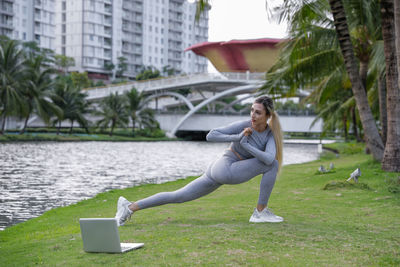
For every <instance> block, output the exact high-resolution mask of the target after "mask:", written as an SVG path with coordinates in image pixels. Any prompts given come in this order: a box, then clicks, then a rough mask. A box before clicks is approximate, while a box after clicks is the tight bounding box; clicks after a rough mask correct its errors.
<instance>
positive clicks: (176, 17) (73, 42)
mask: <svg viewBox="0 0 400 267" xmlns="http://www.w3.org/2000/svg"><path fill="white" fill-rule="evenodd" d="M0 7H1V9H0V33H1V34H2V35H7V36H9V37H10V38H14V39H20V40H23V41H36V42H37V43H38V44H39V46H40V47H44V48H50V49H53V50H55V53H56V54H61V55H65V56H68V57H73V58H74V59H75V67H72V68H70V69H69V70H71V71H87V72H88V73H89V75H90V76H91V77H97V78H104V79H106V78H107V77H108V76H110V75H113V72H114V75H115V71H116V69H117V66H118V63H119V62H120V60H121V59H124V60H125V63H126V64H127V71H126V72H125V73H124V76H128V77H135V76H136V74H137V73H138V72H139V71H140V70H141V69H142V67H148V66H151V67H155V68H157V69H159V70H162V69H163V68H164V67H166V66H169V67H170V68H173V69H175V70H176V71H177V72H178V73H195V72H204V71H206V69H207V60H206V59H205V58H202V57H199V56H197V55H195V54H194V53H193V52H191V51H187V52H184V50H185V48H187V47H189V46H191V45H193V44H196V43H199V42H204V41H207V40H208V11H205V12H204V13H203V14H202V15H201V17H200V19H199V20H198V21H196V20H195V13H196V4H195V3H190V2H188V1H187V0H0ZM112 66H115V68H114V69H113V70H112Z"/></svg>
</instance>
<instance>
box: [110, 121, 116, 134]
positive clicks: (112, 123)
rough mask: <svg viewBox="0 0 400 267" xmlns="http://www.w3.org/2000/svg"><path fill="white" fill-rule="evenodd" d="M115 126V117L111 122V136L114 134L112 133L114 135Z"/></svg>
mask: <svg viewBox="0 0 400 267" xmlns="http://www.w3.org/2000/svg"><path fill="white" fill-rule="evenodd" d="M114 127H115V120H114V119H113V120H112V122H111V131H110V136H112V135H113V132H114Z"/></svg>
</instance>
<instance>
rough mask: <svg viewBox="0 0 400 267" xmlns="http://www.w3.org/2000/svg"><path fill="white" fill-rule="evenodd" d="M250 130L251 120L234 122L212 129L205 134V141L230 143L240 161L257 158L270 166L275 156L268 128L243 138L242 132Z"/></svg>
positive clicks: (271, 136) (274, 148)
mask: <svg viewBox="0 0 400 267" xmlns="http://www.w3.org/2000/svg"><path fill="white" fill-rule="evenodd" d="M248 127H250V128H251V120H245V121H238V122H234V123H232V124H230V125H228V126H224V127H219V128H215V129H212V130H211V131H210V132H209V133H208V134H207V141H212V142H232V143H231V145H230V146H231V148H232V149H233V150H234V151H236V152H237V153H238V154H239V155H240V156H241V158H242V159H249V158H253V157H255V158H257V159H258V160H260V161H261V162H263V163H265V164H267V165H270V164H271V163H272V162H273V161H274V159H275V156H276V147H275V139H274V136H273V134H272V131H271V129H270V128H269V126H267V128H266V129H265V130H264V131H263V132H257V131H256V130H254V129H253V128H252V130H253V133H252V134H251V135H250V136H244V134H243V130H244V129H245V128H248Z"/></svg>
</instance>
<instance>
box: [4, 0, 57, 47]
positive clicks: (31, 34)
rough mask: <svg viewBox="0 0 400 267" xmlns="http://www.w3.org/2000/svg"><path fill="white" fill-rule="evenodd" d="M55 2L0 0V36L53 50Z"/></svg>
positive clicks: (42, 0) (44, 0)
mask: <svg viewBox="0 0 400 267" xmlns="http://www.w3.org/2000/svg"><path fill="white" fill-rule="evenodd" d="M55 2H56V1H55V0H0V35H5V36H7V37H9V38H12V39H18V40H22V41H26V42H29V41H35V42H36V43H37V44H38V45H39V46H40V47H42V48H48V49H54V48H55Z"/></svg>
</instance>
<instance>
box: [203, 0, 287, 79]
mask: <svg viewBox="0 0 400 267" xmlns="http://www.w3.org/2000/svg"><path fill="white" fill-rule="evenodd" d="M265 1H266V0H211V5H212V7H211V10H210V12H209V24H208V25H209V29H208V41H210V42H216V41H229V40H232V39H241V40H243V39H259V38H284V37H285V36H286V24H282V25H278V24H277V22H276V21H273V20H271V19H269V18H268V15H267V10H266V7H265ZM280 2H281V0H273V1H271V0H268V4H273V5H277V4H279V3H280ZM208 71H209V72H216V70H215V68H214V67H213V66H212V65H211V63H209V66H208Z"/></svg>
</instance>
